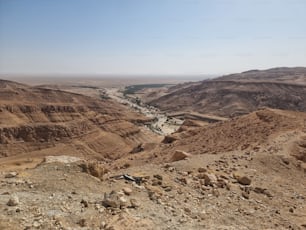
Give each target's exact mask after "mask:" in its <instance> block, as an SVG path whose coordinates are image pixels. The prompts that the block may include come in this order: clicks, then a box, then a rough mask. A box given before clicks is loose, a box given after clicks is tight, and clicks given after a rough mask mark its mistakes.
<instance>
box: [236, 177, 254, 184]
mask: <svg viewBox="0 0 306 230" xmlns="http://www.w3.org/2000/svg"><path fill="white" fill-rule="evenodd" d="M237 181H238V182H239V184H242V185H250V184H251V182H252V180H251V179H250V178H249V177H247V176H239V177H238V178H237Z"/></svg>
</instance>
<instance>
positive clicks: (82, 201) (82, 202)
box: [81, 199, 88, 208]
mask: <svg viewBox="0 0 306 230" xmlns="http://www.w3.org/2000/svg"><path fill="white" fill-rule="evenodd" d="M81 204H82V205H83V206H84V208H87V207H88V201H87V200H84V199H82V200H81Z"/></svg>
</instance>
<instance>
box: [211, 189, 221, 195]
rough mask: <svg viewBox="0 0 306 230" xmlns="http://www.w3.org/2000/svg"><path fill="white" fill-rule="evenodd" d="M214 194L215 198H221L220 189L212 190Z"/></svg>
mask: <svg viewBox="0 0 306 230" xmlns="http://www.w3.org/2000/svg"><path fill="white" fill-rule="evenodd" d="M212 194H213V195H214V196H215V197H219V196H220V192H219V190H218V189H213V190H212Z"/></svg>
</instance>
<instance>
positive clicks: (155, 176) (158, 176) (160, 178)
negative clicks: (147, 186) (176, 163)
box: [153, 174, 163, 180]
mask: <svg viewBox="0 0 306 230" xmlns="http://www.w3.org/2000/svg"><path fill="white" fill-rule="evenodd" d="M153 177H154V178H156V179H158V180H163V177H162V176H161V175H159V174H156V175H154V176H153Z"/></svg>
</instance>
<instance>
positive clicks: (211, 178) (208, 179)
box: [204, 173, 218, 186]
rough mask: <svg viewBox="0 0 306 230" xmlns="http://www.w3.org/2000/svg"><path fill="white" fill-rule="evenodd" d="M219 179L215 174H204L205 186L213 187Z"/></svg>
mask: <svg viewBox="0 0 306 230" xmlns="http://www.w3.org/2000/svg"><path fill="white" fill-rule="evenodd" d="M217 180H218V179H217V177H216V175H215V174H213V173H204V181H205V185H206V186H207V185H210V186H213V185H214V184H216V183H217Z"/></svg>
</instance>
